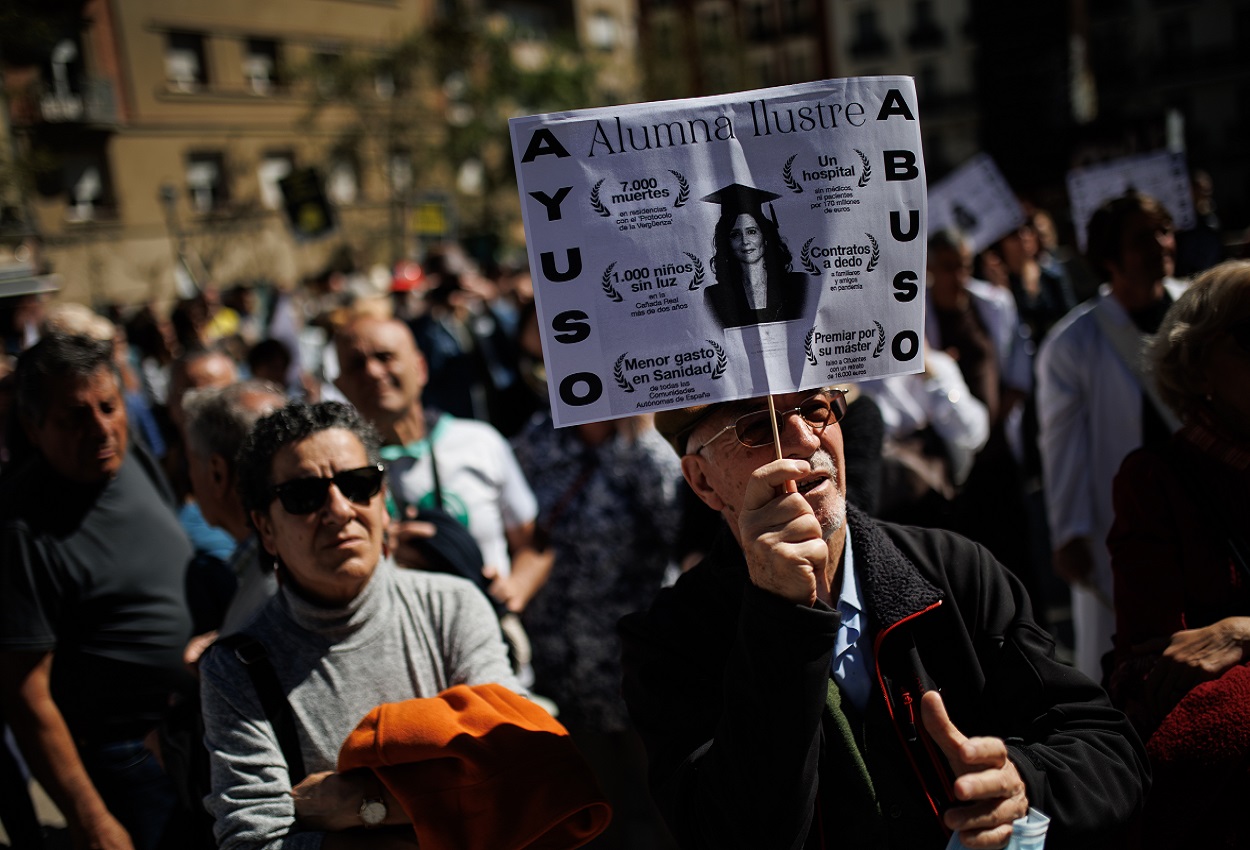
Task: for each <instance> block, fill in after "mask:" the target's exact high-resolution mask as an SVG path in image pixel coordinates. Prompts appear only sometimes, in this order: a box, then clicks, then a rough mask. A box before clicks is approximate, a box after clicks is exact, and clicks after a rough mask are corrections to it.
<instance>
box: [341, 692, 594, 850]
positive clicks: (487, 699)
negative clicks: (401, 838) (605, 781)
mask: <svg viewBox="0 0 1250 850" xmlns="http://www.w3.org/2000/svg"><path fill="white" fill-rule="evenodd" d="M357 768H371V769H372V770H373V771H374V773H376V774H377V776H378V778H379V779H380V780H381V781H382V782H383V784H385V785H386V787H387V789H388V790H389V791H390V792H391V793H392V794H393V795H394V796H395V798H396V799H397V800H398V801H399V803H400V805H401V806H402V807H403V809H404V811H405V812H407V813H408V817H409V819H410V820H411V821H412V825H413V829H415V830H416V834H417V841H418V843H419V844H420V846H421V850H474V849H475V848H481V850H521V848H526V850H572V848H575V847H581V846H582V845H583V844H585V843H586V842H588V841H590V840H591V839H592V838H594V837H595V836H597V835H599V833H601V832H603V830H605V829H606V828H607V826H608V823H609V822H610V821H611V820H612V808H611V806H609V805H608V803H607V801H606V799H605V798H604V796H603V792H602V791H601V790H600V789H599V784H598V782H597V781H596V780H595V777H594V774H593V773H591V770H590V767H589V766H588V765H587V764H586V761H585V759H583V758H582V755H581V753H580V752H578V750H577V747H576V746H575V745H574V744H573V740H572V739H571V738H570V737H569V733H568V730H567V729H565V728H564V727H563V726H562V725H560V723H559V722H558V721H557V720H556V719H555V718H554V717H552V716H551V715H550V714H548V713H547V712H546V711H544V710H543V709H542V708H541V707H540V706H538V705H535V704H534V703H532V702H530V701H529V700H527V699H525V698H524V697H522V696H519V695H518V694H515V693H513V692H512V691H510V690H508V689H507V688H505V687H503V686H502V685H496V684H487V685H456V686H455V687H453V688H448V689H447V690H445V691H443V692H442V693H441V694H439V695H438V696H436V697H431V698H428V699H410V700H404V701H403V702H392V703H384V704H383V705H379V706H378V707H376V708H374V709H373V710H372V711H370V712H369V714H368V715H366V717H365V718H364V720H362V721H360V723H359V725H357V727H356V728H355V730H353V731H352V733H351V734H350V735H348V736H347V740H346V741H344V742H343V747H342V749H341V750H340V751H339V765H338V769H339V771H340V772H342V771H347V770H354V769H357Z"/></svg>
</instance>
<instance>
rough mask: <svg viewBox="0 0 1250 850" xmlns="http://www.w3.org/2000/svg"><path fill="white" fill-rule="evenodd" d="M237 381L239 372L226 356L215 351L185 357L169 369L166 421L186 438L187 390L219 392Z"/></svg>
mask: <svg viewBox="0 0 1250 850" xmlns="http://www.w3.org/2000/svg"><path fill="white" fill-rule="evenodd" d="M238 380H239V369H238V367H237V366H235V365H234V361H233V360H231V359H230V357H229V355H227V354H225V353H224V352H221V351H217V350H216V349H205V350H201V351H193V352H191V353H189V354H184V355H183V356H182V357H179V358H178V359H177V360H175V361H174V362H173V364H172V365H171V366H170V368H169V394H168V396H167V398H166V404H167V406H168V407H169V418H170V420H172V421H173V423H174V425H175V426H176V427H177V428H178V430H179V431H181V432H182V433H183V435H184V436H185V434H186V415H185V414H184V412H183V408H182V397H183V395H185V394H186V392H187V390H202V389H209V388H216V389H220V388H222V387H228V386H230V385H231V384H233V383H236V382H237V381H238Z"/></svg>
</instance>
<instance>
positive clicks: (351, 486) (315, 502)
mask: <svg viewBox="0 0 1250 850" xmlns="http://www.w3.org/2000/svg"><path fill="white" fill-rule="evenodd" d="M385 474H386V471H385V467H383V466H382V464H380V463H375V464H373V465H372V466H362V467H360V468H359V469H345V470H343V471H342V472H336V473H334V475H333V476H331V477H329V478H293V479H291V480H290V481H286V482H283V483H282V484H277V485H275V486H274V488H273V490H272V494H273V495H272V498H274V499H277V500H278V501H279V502H281V503H282V507H283V509H284V510H285V511H286V512H287V513H289V514H294V515H296V516H303V515H304V514H311V513H313V512H315V511H318V510H320V509H321V506H322V505H324V504H325V503H326V496H327V495H329V493H330V485H331V484H333V485H334V486H335V487H337V488H339V492H340V493H342V494H343V496H344V497H345V498H346V499H348V500H349V501H352V502H355V503H356V504H358V505H367V504H368V503H369V500H370V499H372V498H373V497H374V496H376V495H377V494H378V491H379V490H381V489H382V478H383V476H384V475H385Z"/></svg>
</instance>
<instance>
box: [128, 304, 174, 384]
mask: <svg viewBox="0 0 1250 850" xmlns="http://www.w3.org/2000/svg"><path fill="white" fill-rule="evenodd" d="M126 337H127V338H128V339H129V340H130V346H131V348H132V349H133V351H134V357H135V367H136V369H137V370H138V372H139V379H140V381H141V382H142V384H143V394H144V396H145V397H146V398H147V400H148V404H150V405H152V406H156V405H163V404H164V403H165V400H166V396H167V394H168V389H169V366H170V364H171V363H172V362H173V360H174V357H175V353H176V351H177V341H176V340H175V338H174V332H173V327H172V326H171V325H170V323H169V322H168V321H167V320H165V319H162V318H160V317H159V316H158V315H157V312H156V309H155V308H154V307H153V306H152V305H151V304H146V305H144V306H142V307H140V308H139V309H138V310H136V311H135V313H134V315H132V316H131V317H130V320H129V321H128V322H127V323H126Z"/></svg>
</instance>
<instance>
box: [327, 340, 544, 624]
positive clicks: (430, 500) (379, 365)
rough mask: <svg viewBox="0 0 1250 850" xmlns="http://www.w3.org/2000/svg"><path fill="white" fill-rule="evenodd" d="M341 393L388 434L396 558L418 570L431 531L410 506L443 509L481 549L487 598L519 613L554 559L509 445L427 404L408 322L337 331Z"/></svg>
mask: <svg viewBox="0 0 1250 850" xmlns="http://www.w3.org/2000/svg"><path fill="white" fill-rule="evenodd" d="M335 349H336V351H337V353H338V360H339V367H340V369H341V370H342V371H341V373H340V375H339V379H338V386H339V389H341V390H342V391H343V394H344V395H346V396H347V398H348V400H349V401H350V402H351V403H352V404H353V405H355V406H356V409H357V410H359V411H360V412H361V414H362V415H363V416H364V417H365V419H366V420H368V421H369V422H370V423H372V424H373V426H374V427H376V428H377V429H378V431H379V432H380V433H381V435H382V442H383V447H382V456H383V458H385V459H386V461H387V463H388V467H387V478H388V480H389V481H390V491H391V496H392V497H393V499H394V502H395V505H396V512H397V513H396V520H397V521H398V524H397V526H396V528H395V529H394V532H395V542H396V550H395V558H396V560H397V561H398V562H399V563H400V565H401V566H416V567H419V566H421V563H420V559H419V555H418V553H417V552H416V551H415V550H414V549H413V548H412V547H411V546H408V545H405V544H406V542H407V541H409V540H411V539H412V538H413V537H423V536H428V535H429V534H430V533H431V529H430V528H429V527H428V525H425V524H423V523H420V522H416V523H414V522H411V521H410V519H409V512H408V510H407V508H409V507H412V508H414V509H415V512H416V515H417V516H419V515H420V512H421V511H422V510H426V509H429V508H431V507H436V506H437V507H442V508H443V509H445V510H446V511H447V512H448V513H450V514H452V515H453V516H454V517H456V518H457V519H458V520H460V522H461V523H462V524H463V525H465V526H467V528H468V529H469V532H470V533H471V534H472V535H473V538H474V540H475V541H476V542H477V545H478V548H479V549H480V550H481V554H482V559H483V563H484V567H483V574H484V575H485V576H486V578H487V579H489V581H490V595H491V596H492V597H494V598H495V599H496V600H498V601H499V602H500V603H502V604H503V605H504V606H506V608H507V609H508V610H509V611H511V612H514V613H519V612H521V611H523V610H525V607H526V605H528V604H529V601H530V600H531V599H532V598H533V597H534V594H535V593H537V592H538V589H539V588H540V587H542V585H543V582H545V581H546V580H547V573H548V571H549V570H550V568H551V559H550V557H549V556H546V555H542V554H540V553H539V552H538V551H537V550H536V549H535V547H534V519H535V517H536V515H537V512H538V506H537V504H536V502H535V501H534V494H533V493H532V492H531V491H530V488H529V485H528V484H527V483H526V481H525V476H524V474H523V473H522V472H521V469H520V467H518V466H517V463H516V458H515V456H514V455H513V454H512V449H511V448H510V447H509V446H508V443H507V441H506V440H504V439H503V438H502V437H501V436H500V435H499V432H497V431H496V430H495V429H494V428H492V427H491V426H490V425H487V424H486V423H484V422H477V421H475V420H472V419H460V418H458V417H455V416H451V415H448V414H446V413H444V412H442V411H440V410H436V409H433V408H427V407H425V406H423V404H422V401H421V399H422V392H421V391H422V389H423V388H424V387H425V383H426V378H427V372H426V364H425V360H424V358H422V356H421V353H420V352H419V351H417V347H416V345H415V344H414V342H413V338H412V333H411V332H410V331H409V330H408V327H407V326H406V325H405V324H404V323H403V322H400V321H397V320H394V319H380V318H377V317H375V316H359V317H356V318H354V319H352V320H351V321H349V322H348V323H347V324H346V325H345V326H344V327H343V328H342V329H340V330H339V332H338V333H337V334H336V335H335Z"/></svg>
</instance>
